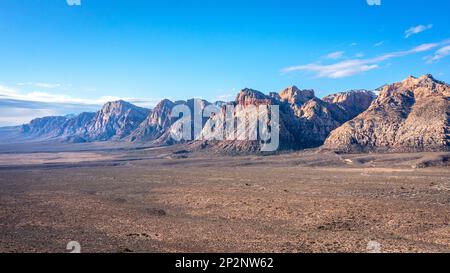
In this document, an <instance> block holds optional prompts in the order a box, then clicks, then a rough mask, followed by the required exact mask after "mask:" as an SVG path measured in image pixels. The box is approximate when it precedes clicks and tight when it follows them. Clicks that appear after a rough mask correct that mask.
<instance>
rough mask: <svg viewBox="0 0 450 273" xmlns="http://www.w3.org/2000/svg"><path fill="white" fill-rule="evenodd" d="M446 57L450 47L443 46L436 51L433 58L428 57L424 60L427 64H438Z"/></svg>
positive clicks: (449, 53) (449, 52)
mask: <svg viewBox="0 0 450 273" xmlns="http://www.w3.org/2000/svg"><path fill="white" fill-rule="evenodd" d="M448 55H450V46H444V47H442V48H440V49H439V50H437V51H436V52H435V53H434V55H433V56H428V57H426V58H425V59H426V61H427V63H435V62H439V61H440V60H441V59H443V58H445V57H447V56H448Z"/></svg>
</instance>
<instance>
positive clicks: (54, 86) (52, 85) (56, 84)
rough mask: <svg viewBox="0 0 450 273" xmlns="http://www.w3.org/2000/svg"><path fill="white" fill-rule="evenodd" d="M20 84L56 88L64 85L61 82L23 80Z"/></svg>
mask: <svg viewBox="0 0 450 273" xmlns="http://www.w3.org/2000/svg"><path fill="white" fill-rule="evenodd" d="M17 85H18V86H33V87H39V88H47V89H54V88H59V87H61V86H62V84H60V83H46V82H26V83H24V82H21V83H18V84H17Z"/></svg>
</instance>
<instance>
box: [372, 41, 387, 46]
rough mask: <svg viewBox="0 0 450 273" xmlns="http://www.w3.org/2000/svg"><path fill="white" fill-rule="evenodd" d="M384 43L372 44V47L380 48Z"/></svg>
mask: <svg viewBox="0 0 450 273" xmlns="http://www.w3.org/2000/svg"><path fill="white" fill-rule="evenodd" d="M384 43H385V42H384V41H380V42H378V43H376V44H374V45H373V46H374V47H380V46H382V45H384Z"/></svg>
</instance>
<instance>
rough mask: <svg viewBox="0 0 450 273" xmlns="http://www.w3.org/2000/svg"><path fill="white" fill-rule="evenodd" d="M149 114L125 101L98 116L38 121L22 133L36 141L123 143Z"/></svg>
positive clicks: (105, 107) (108, 108)
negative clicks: (121, 141)
mask: <svg viewBox="0 0 450 273" xmlns="http://www.w3.org/2000/svg"><path fill="white" fill-rule="evenodd" d="M149 112H150V110H148V109H145V108H141V107H137V106H135V105H133V104H131V103H128V102H125V101H116V102H109V103H107V104H105V105H104V106H103V107H102V109H101V110H100V111H99V112H97V113H82V114H80V115H77V116H73V117H68V116H67V117H45V118H41V119H35V120H33V121H31V122H30V124H28V125H24V126H23V127H22V131H23V132H24V133H25V134H27V135H31V136H34V137H40V138H46V139H51V138H59V139H61V140H63V141H64V140H67V141H70V142H87V141H105V140H120V139H123V138H125V137H126V136H128V135H129V134H131V133H132V132H133V131H134V130H136V128H137V127H138V126H139V125H140V124H141V123H142V121H143V120H144V119H145V118H146V117H147V116H148V114H149Z"/></svg>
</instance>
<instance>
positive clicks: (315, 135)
mask: <svg viewBox="0 0 450 273" xmlns="http://www.w3.org/2000/svg"><path fill="white" fill-rule="evenodd" d="M340 96H341V97H340V98H339V99H336V101H332V100H330V101H329V102H327V101H323V100H321V99H319V98H317V97H316V96H315V93H314V91H313V90H300V89H298V88H297V87H296V86H292V87H289V88H286V89H284V90H282V91H281V92H280V93H270V94H269V95H268V96H267V95H265V94H263V93H262V92H259V91H256V90H252V89H248V88H247V89H243V90H241V91H240V92H239V94H238V95H237V96H236V100H235V101H234V102H233V103H232V104H233V106H235V113H234V114H235V116H237V117H238V118H239V117H242V116H244V115H245V113H246V111H247V110H248V109H247V108H248V107H249V106H258V105H278V106H279V110H280V120H279V128H280V137H279V143H280V146H279V148H280V149H282V150H297V149H305V148H313V147H318V146H321V145H322V144H323V143H324V141H325V139H326V138H327V137H328V135H329V133H330V132H331V131H333V130H334V129H336V128H338V127H339V126H340V125H342V124H343V123H345V122H346V121H348V120H350V119H351V118H353V117H354V115H357V114H359V113H361V112H362V111H364V110H366V109H367V107H368V106H369V103H367V102H366V100H370V101H371V100H373V96H374V94H373V93H372V92H368V91H367V92H352V94H346V93H341V94H340ZM336 97H338V95H336ZM369 98H370V99H369ZM362 101H363V102H364V103H363V104H362V105H359V103H360V102H362ZM212 119H215V120H219V121H220V119H223V117H221V116H220V115H219V116H215V117H213V118H212ZM252 119H256V120H257V119H258V114H255V115H254V116H253V117H249V120H248V124H249V125H251V124H256V123H257V122H256V121H255V120H252ZM220 123H221V122H219V124H220ZM222 123H223V122H222ZM252 129H253V130H255V128H251V127H250V128H248V129H247V132H246V135H248V132H249V131H250V130H252ZM223 130H224V131H225V130H226V128H223ZM211 131H212V129H211V128H210V127H208V126H206V127H205V129H204V131H203V132H202V135H204V136H210V135H211ZM256 131H257V130H256ZM238 139H239V138H238ZM258 139H260V138H259V135H258ZM260 144H261V143H260V141H253V140H246V141H244V140H232V141H204V142H202V144H201V147H202V148H210V149H213V150H215V151H218V152H225V153H242V152H255V151H258V150H259V149H260ZM197 147H198V145H197Z"/></svg>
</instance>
